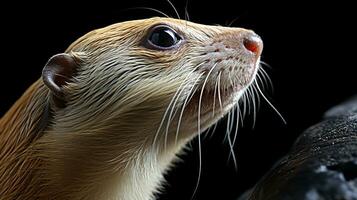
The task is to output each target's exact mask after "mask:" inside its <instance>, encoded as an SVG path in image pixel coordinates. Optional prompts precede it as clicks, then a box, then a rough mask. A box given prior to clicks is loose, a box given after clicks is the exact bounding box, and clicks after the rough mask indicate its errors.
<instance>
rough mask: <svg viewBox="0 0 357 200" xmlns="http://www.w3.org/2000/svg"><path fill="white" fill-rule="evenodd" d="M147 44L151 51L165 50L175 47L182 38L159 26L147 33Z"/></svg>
mask: <svg viewBox="0 0 357 200" xmlns="http://www.w3.org/2000/svg"><path fill="white" fill-rule="evenodd" d="M147 40H148V41H147V44H148V45H149V47H150V48H152V49H158V50H167V49H172V48H173V47H175V46H176V45H177V44H178V43H180V41H181V40H182V38H181V37H180V36H179V35H178V34H177V33H176V32H175V31H174V30H172V29H171V28H170V27H168V26H165V25H159V26H156V27H154V28H153V29H152V30H151V32H150V33H149V37H148V38H147Z"/></svg>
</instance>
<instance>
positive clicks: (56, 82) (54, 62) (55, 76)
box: [42, 53, 78, 100]
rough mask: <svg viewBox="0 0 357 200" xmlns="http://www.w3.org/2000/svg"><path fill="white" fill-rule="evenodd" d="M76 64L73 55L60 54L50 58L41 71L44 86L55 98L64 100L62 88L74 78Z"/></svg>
mask: <svg viewBox="0 0 357 200" xmlns="http://www.w3.org/2000/svg"><path fill="white" fill-rule="evenodd" d="M77 70H78V64H77V63H76V59H75V58H74V56H73V55H70V54H67V53H61V54H57V55H54V56H53V57H51V58H50V59H49V60H48V62H47V64H46V65H45V67H44V68H43V71H42V79H43V82H44V84H45V85H46V86H47V87H48V88H49V89H50V90H51V92H52V93H53V94H54V95H55V97H57V98H59V99H62V100H63V98H64V92H63V90H64V89H63V88H64V86H65V85H66V84H67V83H68V82H70V80H71V79H72V78H73V77H74V76H75V74H76V72H77Z"/></svg>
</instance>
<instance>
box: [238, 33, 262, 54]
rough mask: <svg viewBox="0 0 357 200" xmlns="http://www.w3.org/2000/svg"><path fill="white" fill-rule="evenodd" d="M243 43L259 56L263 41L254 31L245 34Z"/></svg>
mask: <svg viewBox="0 0 357 200" xmlns="http://www.w3.org/2000/svg"><path fill="white" fill-rule="evenodd" d="M243 45H244V47H245V48H246V49H247V50H248V51H250V52H252V53H254V54H256V56H260V54H261V52H262V50H263V41H262V39H260V37H259V36H258V35H256V34H255V33H250V34H247V35H246V36H245V37H244V39H243Z"/></svg>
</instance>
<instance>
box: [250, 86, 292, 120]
mask: <svg viewBox="0 0 357 200" xmlns="http://www.w3.org/2000/svg"><path fill="white" fill-rule="evenodd" d="M257 89H258V91H259V93H260V95H262V97H263V99H264V100H265V101H266V102H267V103H268V105H269V106H270V107H271V108H272V109H273V110H274V111H275V113H276V114H277V115H278V116H279V117H280V119H281V120H282V121H283V123H284V124H286V120H285V119H284V117H283V116H282V115H281V114H280V112H279V111H278V109H276V108H275V107H274V105H273V104H272V103H270V101H269V100H268V99H267V98H266V97H265V95H264V93H263V92H262V91H261V90H260V88H259V85H257Z"/></svg>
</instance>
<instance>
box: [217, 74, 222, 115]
mask: <svg viewBox="0 0 357 200" xmlns="http://www.w3.org/2000/svg"><path fill="white" fill-rule="evenodd" d="M221 74H222V72H221V71H220V72H219V74H218V102H219V106H220V109H221V110H223V108H222V99H221V90H220V88H221Z"/></svg>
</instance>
